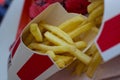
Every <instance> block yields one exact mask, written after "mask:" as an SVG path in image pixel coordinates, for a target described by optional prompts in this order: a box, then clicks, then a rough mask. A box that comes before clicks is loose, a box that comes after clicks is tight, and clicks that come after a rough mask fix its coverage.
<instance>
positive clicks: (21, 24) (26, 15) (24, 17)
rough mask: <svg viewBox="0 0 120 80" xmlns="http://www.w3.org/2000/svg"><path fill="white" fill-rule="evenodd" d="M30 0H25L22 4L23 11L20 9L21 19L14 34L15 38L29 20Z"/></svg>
mask: <svg viewBox="0 0 120 80" xmlns="http://www.w3.org/2000/svg"><path fill="white" fill-rule="evenodd" d="M32 1H33V0H25V3H24V6H23V11H22V14H21V19H20V22H19V26H18V30H17V34H16V39H17V38H18V37H19V36H20V34H21V31H22V30H23V28H24V27H25V26H26V25H27V24H28V22H29V21H30V17H29V7H30V5H31V3H32Z"/></svg>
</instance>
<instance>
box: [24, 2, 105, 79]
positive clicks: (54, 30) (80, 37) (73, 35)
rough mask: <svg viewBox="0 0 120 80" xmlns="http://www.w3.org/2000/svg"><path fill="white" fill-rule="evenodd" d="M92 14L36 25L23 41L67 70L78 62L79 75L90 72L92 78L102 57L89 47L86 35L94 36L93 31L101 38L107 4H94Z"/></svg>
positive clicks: (76, 71) (76, 70)
mask: <svg viewBox="0 0 120 80" xmlns="http://www.w3.org/2000/svg"><path fill="white" fill-rule="evenodd" d="M88 13H89V15H88V17H86V16H83V15H81V14H80V15H78V16H75V17H73V18H71V19H69V20H66V21H65V22H63V23H62V24H60V25H58V26H55V25H51V24H48V23H47V22H45V21H40V22H39V23H32V24H30V26H29V30H28V31H27V33H26V34H25V35H24V37H23V38H22V39H23V42H24V44H25V45H26V46H27V47H28V48H30V49H31V50H34V51H36V52H38V53H39V54H47V55H49V56H50V57H51V58H52V59H53V61H54V62H55V64H57V66H58V67H59V68H61V69H62V68H65V67H66V66H68V65H70V64H71V63H73V62H74V64H75V70H74V73H75V74H77V75H80V74H81V73H83V72H86V74H87V75H88V76H89V77H92V76H93V74H94V72H95V70H96V68H97V66H98V65H99V64H100V63H101V61H102V58H101V56H100V54H99V52H98V50H97V48H96V46H95V44H94V43H92V45H91V46H89V44H88V42H87V41H86V40H85V38H86V35H89V37H91V33H92V32H93V33H95V34H96V35H97V33H98V31H99V28H98V27H99V26H100V24H101V20H102V16H103V1H101V0H100V1H93V2H91V4H90V5H89V6H88ZM91 31H92V32H91ZM87 38H88V37H87ZM93 40H94V39H93ZM88 46H89V47H88Z"/></svg>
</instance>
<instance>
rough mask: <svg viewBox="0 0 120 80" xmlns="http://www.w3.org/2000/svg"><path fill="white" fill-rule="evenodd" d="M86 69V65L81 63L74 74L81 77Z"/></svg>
mask: <svg viewBox="0 0 120 80" xmlns="http://www.w3.org/2000/svg"><path fill="white" fill-rule="evenodd" d="M84 68H85V64H83V63H81V62H80V61H79V62H78V63H77V65H76V67H75V71H74V72H73V74H76V75H79V76H80V75H81V74H82V73H83V70H84Z"/></svg>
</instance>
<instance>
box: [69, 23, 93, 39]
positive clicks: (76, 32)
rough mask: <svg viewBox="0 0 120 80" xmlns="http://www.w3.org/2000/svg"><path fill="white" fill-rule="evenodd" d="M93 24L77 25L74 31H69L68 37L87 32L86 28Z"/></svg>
mask: <svg viewBox="0 0 120 80" xmlns="http://www.w3.org/2000/svg"><path fill="white" fill-rule="evenodd" d="M94 26H95V25H94V24H93V23H90V22H89V23H87V24H85V25H83V26H79V27H78V28H77V29H75V30H74V31H72V32H71V33H69V35H70V37H71V38H72V39H73V38H75V37H77V36H79V35H80V34H81V33H84V32H87V31H88V30H90V29H91V28H92V27H94Z"/></svg>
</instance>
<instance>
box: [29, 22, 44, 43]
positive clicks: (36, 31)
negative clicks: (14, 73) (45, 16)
mask: <svg viewBox="0 0 120 80" xmlns="http://www.w3.org/2000/svg"><path fill="white" fill-rule="evenodd" d="M30 32H31V34H32V35H33V36H34V38H35V39H36V41H38V42H42V41H43V37H42V34H41V32H40V29H39V27H38V24H37V23H32V24H31V25H30Z"/></svg>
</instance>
